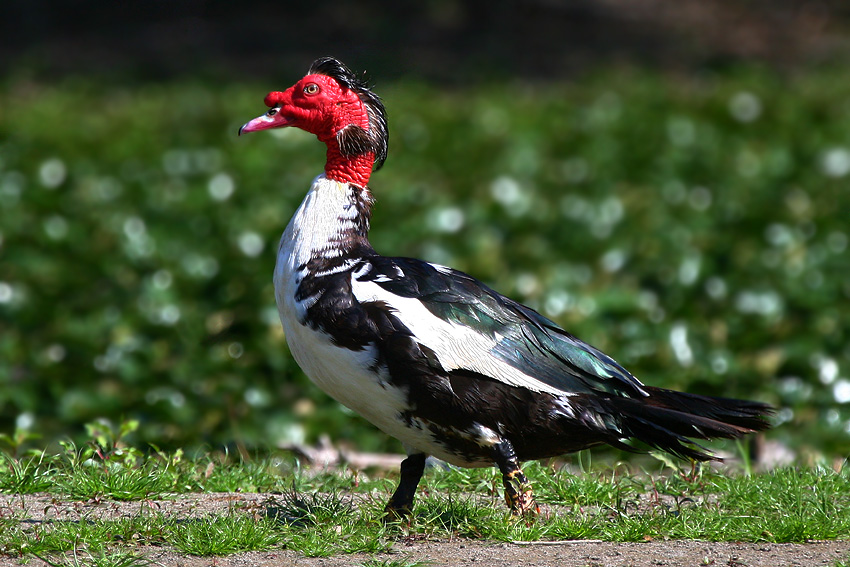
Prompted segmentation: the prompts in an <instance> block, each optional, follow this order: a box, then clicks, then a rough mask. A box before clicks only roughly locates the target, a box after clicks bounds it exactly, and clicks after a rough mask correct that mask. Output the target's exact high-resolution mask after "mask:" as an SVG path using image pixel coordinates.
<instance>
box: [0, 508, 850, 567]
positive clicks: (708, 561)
mask: <svg viewBox="0 0 850 567" xmlns="http://www.w3.org/2000/svg"><path fill="white" fill-rule="evenodd" d="M271 496H272V495H269V494H221V493H215V494H187V495H181V496H179V497H176V498H175V499H173V500H153V501H144V502H114V501H104V502H93V501H90V502H66V501H60V500H57V499H56V496H55V495H38V494H37V495H26V496H16V495H0V514H2V515H3V516H7V517H9V516H11V517H15V518H19V519H20V520H21V521H25V522H28V523H33V524H35V523H38V522H48V521H51V520H54V519H56V520H58V519H63V520H79V519H82V518H87V519H94V518H104V519H105V518H120V517H126V516H128V515H137V514H147V513H152V512H153V513H162V514H165V515H167V516H173V517H177V518H191V517H199V516H204V515H207V514H212V513H218V514H221V513H226V512H227V511H228V510H229V509H232V508H238V509H240V510H246V509H247V510H250V509H251V508H252V507H256V509H262V508H263V506H264V504H263V503H264V501H266V500H267V499H268V498H269V497H271ZM138 551H139V552H140V553H142V554H144V555H145V556H146V557H147V558H148V559H149V560H150V561H152V562H154V565H156V564H161V565H166V566H180V567H206V566H213V565H214V566H216V567H242V566H249V565H250V566H257V567H270V566H273V565H274V566H278V565H297V566H303V567H337V566H359V565H363V563H364V562H366V561H368V560H371V559H377V560H378V561H387V562H389V561H399V562H401V563H402V564H403V563H415V562H421V563H424V564H426V565H435V566H439V565H452V566H467V565H482V566H493V567H498V566H509V565H510V566H512V565H523V566H525V567H537V566H541V567H542V566H548V565H553V566H554V565H557V566H558V567H621V566H622V567H626V566H629V567H650V566H651V567H657V566H665V565H667V566H695V567H696V566H706V565H714V566H723V567H757V566H763V567H779V566H801V567H815V566H820V565H824V566H831V565H834V564H835V563H836V562H838V561H847V560H848V558H850V541H846V540H845V541H817V542H809V543H805V544H775V543H728V542H723V543H712V542H703V541H690V540H676V541H649V542H644V543H610V542H598V541H570V542H534V543H530V544H523V543H502V542H486V541H478V540H467V539H454V540H437V539H429V540H414V541H399V542H397V543H396V544H395V546H394V549H393V552H392V553H389V554H378V555H377V556H376V555H371V554H351V555H339V556H334V557H325V558H313V557H304V556H302V555H300V554H298V553H295V552H292V551H287V550H275V551H268V552H248V553H238V554H234V555H229V556H226V557H195V556H191V555H186V554H182V553H178V552H176V551H174V550H173V549H170V548H167V547H141V548H139V549H138ZM24 564H26V565H29V566H33V567H42V566H44V565H46V564H45V563H43V562H42V561H40V560H37V559H32V558H27V559H26V560H20V559H18V558H14V557H8V556H0V567H7V566H9V567H11V566H20V565H24Z"/></svg>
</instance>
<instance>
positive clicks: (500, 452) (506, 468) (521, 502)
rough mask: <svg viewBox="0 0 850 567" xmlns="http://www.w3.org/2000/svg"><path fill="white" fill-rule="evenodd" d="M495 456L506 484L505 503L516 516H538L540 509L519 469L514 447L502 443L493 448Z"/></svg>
mask: <svg viewBox="0 0 850 567" xmlns="http://www.w3.org/2000/svg"><path fill="white" fill-rule="evenodd" d="M493 456H494V460H495V461H496V464H497V465H498V466H499V470H500V471H502V482H503V483H504V484H505V502H507V504H508V507H509V508H510V509H511V513H512V514H514V515H516V516H527V515H532V516H536V515H537V514H539V513H540V507H539V506H538V505H537V504H536V503H535V502H534V495H533V494H532V492H531V483H530V482H528V478H527V477H526V476H525V474H524V473H523V472H522V470H521V469H520V468H519V463H518V462H517V458H516V453H515V452H514V447H513V445H511V443H510V442H509V441H502V442H501V443H497V444H496V445H494V446H493Z"/></svg>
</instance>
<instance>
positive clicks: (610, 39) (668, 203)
mask: <svg viewBox="0 0 850 567" xmlns="http://www.w3.org/2000/svg"><path fill="white" fill-rule="evenodd" d="M3 10H4V11H5V17H3V18H0V20H2V23H0V35H2V38H3V39H2V40H0V60H2V63H0V65H2V71H3V78H2V80H0V432H2V433H7V434H10V433H12V432H13V431H14V430H15V429H16V428H17V429H19V430H28V431H31V432H33V433H36V434H39V435H41V436H42V438H41V440H40V441H37V442H36V444H38V445H40V446H43V445H44V444H45V443H48V442H50V441H53V440H56V439H62V438H68V437H71V438H81V436H84V433H85V431H84V428H83V424H84V423H86V422H89V421H91V420H93V419H96V418H100V417H103V418H107V419H109V420H112V421H113V422H119V421H121V420H122V419H138V420H139V421H140V423H141V427H140V429H139V431H138V432H137V433H136V439H137V441H138V442H140V443H154V444H156V445H157V446H159V447H161V448H172V447H184V448H197V447H210V448H218V447H222V446H233V445H240V446H243V447H247V448H257V449H263V448H268V447H274V446H277V445H279V444H281V443H287V442H314V441H315V440H316V439H317V438H318V436H319V435H320V434H322V433H328V434H329V435H330V436H331V438H332V439H334V441H335V442H338V443H349V444H350V445H352V446H355V447H357V448H359V449H362V450H398V449H399V447H398V445H397V444H396V443H395V442H394V441H392V440H389V439H387V438H386V437H385V436H383V435H382V434H380V433H378V432H376V431H375V430H374V428H372V427H371V426H370V425H369V424H367V423H366V422H364V421H363V420H361V419H360V418H359V417H357V416H355V415H353V414H351V413H350V412H348V411H347V410H345V409H344V408H342V407H340V406H339V405H338V404H336V403H335V402H333V401H332V400H330V399H329V398H328V397H327V396H326V395H324V394H323V393H322V392H320V391H319V390H318V389H317V388H315V387H313V386H312V385H310V383H309V381H308V380H307V379H306V378H305V377H304V375H303V374H302V373H301V371H300V370H299V369H298V367H297V365H296V364H295V363H294V361H293V360H292V359H291V357H290V355H289V352H288V350H287V348H286V343H285V339H284V337H283V334H282V331H281V330H280V324H279V321H278V319H277V312H276V309H275V306H274V297H273V290H272V283H271V273H272V269H273V264H274V260H275V252H276V246H277V241H278V238H279V235H280V233H281V232H282V230H283V228H284V226H285V225H286V223H287V221H288V219H289V217H290V215H291V214H292V212H293V211H294V209H295V207H297V205H298V203H299V202H300V200H301V199H302V197H303V195H304V192H305V191H306V189H307V188H308V187H309V184H310V181H311V180H312V178H313V176H315V175H316V174H318V173H319V172H321V170H322V165H323V159H324V149H323V147H322V146H321V144H320V143H319V142H317V141H316V140H315V139H314V138H313V137H312V136H310V135H309V134H306V133H304V132H301V131H298V130H278V131H274V132H271V133H260V134H255V135H252V136H249V137H246V138H237V137H236V130H237V128H238V126H239V125H241V124H242V123H244V122H246V121H247V120H249V119H251V118H253V117H255V116H257V115H259V114H261V113H262V112H264V110H265V108H264V105H263V104H262V99H263V96H264V95H265V94H266V92H268V91H269V90H279V89H284V88H286V87H288V86H289V85H291V84H292V83H293V82H295V81H296V80H297V79H298V78H300V77H301V76H302V75H303V74H304V72H305V71H306V69H307V67H308V66H309V64H310V62H311V61H312V60H313V59H314V58H316V57H318V56H321V55H326V54H333V55H336V56H338V57H339V58H340V59H342V60H343V61H345V62H346V63H348V64H349V65H350V66H351V67H352V68H354V69H356V70H360V69H367V70H368V71H369V73H370V75H371V76H372V78H373V79H374V82H375V83H376V91H377V92H378V93H379V94H380V95H381V96H382V97H383V98H384V100H385V103H386V106H387V108H388V111H389V121H390V132H391V140H390V142H391V143H390V153H389V159H388V161H387V164H386V166H385V167H384V169H383V170H381V171H380V172H378V173H377V174H375V175H374V176H373V177H372V181H371V187H372V190H373V192H374V193H375V195H376V197H377V199H378V201H377V206H376V209H375V214H374V217H373V231H372V241H373V244H374V246H375V247H376V249H377V250H378V251H379V252H382V253H384V254H387V255H404V256H416V257H420V258H423V259H426V260H429V261H434V262H439V263H444V264H450V265H452V266H454V267H456V268H459V269H461V270H464V271H467V272H469V273H471V274H472V275H474V276H476V277H478V278H479V279H481V280H483V281H484V282H486V283H487V284H489V285H491V286H492V287H494V288H496V289H498V290H500V291H501V292H503V293H505V294H506V295H508V296H510V297H512V298H515V299H517V300H519V301H522V302H524V303H527V304H529V305H530V306H532V307H534V308H536V309H538V310H540V311H541V312H542V313H544V314H545V315H547V316H549V317H551V318H553V319H555V320H556V321H558V322H560V323H562V324H563V325H564V326H565V327H566V328H567V329H568V330H570V331H571V332H573V333H574V334H576V335H578V336H580V337H582V338H583V339H585V340H587V341H588V342H590V343H591V344H594V345H596V346H598V347H599V348H601V349H603V350H605V351H606V352H608V353H609V354H611V355H612V356H614V357H615V358H616V359H618V360H619V361H620V362H621V363H623V364H624V365H626V366H627V367H629V368H630V369H631V370H632V372H633V373H634V374H635V375H636V376H638V378H640V379H642V380H643V381H645V382H647V383H649V384H653V385H659V386H665V387H670V388H677V389H686V390H689V391H693V392H699V393H706V394H714V395H723V396H736V397H745V398H754V399H759V400H764V401H768V402H770V403H773V404H776V405H777V407H779V408H780V410H779V412H778V414H777V416H776V419H775V421H776V423H777V427H776V429H775V430H774V431H772V432H770V433H768V438H769V439H771V440H775V441H779V442H781V443H782V444H784V445H786V446H788V447H790V448H791V449H792V450H794V451H795V452H797V454H799V455H803V456H816V457H817V456H824V457H827V458H834V457H846V456H847V454H848V453H850V343H848V338H850V261H849V260H848V254H850V251H848V230H850V227H848V224H850V220H848V219H850V212H848V211H850V76H848V73H847V72H846V69H847V63H848V62H850V58H848V57H847V55H848V50H847V46H848V40H847V38H848V37H850V36H848V33H847V31H848V29H850V10H848V8H847V7H846V6H845V4H844V3H841V2H790V1H788V2H784V1H780V2H761V1H753V2H744V3H741V2H731V1H710V2H705V3H699V4H698V5H697V3H680V2H677V1H676V0H669V1H661V0H659V1H655V2H638V3H629V2H618V1H615V0H609V1H603V0H582V1H577V2H575V3H571V4H570V5H569V6H565V5H560V4H558V3H549V2H530V3H514V2H495V3H492V2H491V3H483V2H481V3H479V2H469V3H466V2H460V1H449V0H445V1H434V2H423V3H419V4H416V5H415V6H414V5H413V4H411V5H410V6H396V7H386V6H383V5H382V3H378V2H365V3H333V2H316V3H313V5H311V6H304V5H299V6H294V5H293V6H288V5H287V3H280V2H278V3H266V2H241V3H239V5H238V7H236V6H235V5H232V4H230V3H224V2H202V1H195V2H177V3H168V4H166V3H149V2H126V3H124V2H122V3H107V2H88V3H81V2H71V1H68V2H65V1H60V0H56V1H52V2H51V1H42V2H25V1H23V0H20V1H19V0H14V1H12V2H11V3H6V5H5V6H4V8H3Z"/></svg>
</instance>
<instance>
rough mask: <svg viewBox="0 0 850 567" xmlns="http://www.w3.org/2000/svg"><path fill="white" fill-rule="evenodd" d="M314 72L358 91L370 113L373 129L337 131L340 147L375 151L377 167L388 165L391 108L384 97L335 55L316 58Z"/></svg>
mask: <svg viewBox="0 0 850 567" xmlns="http://www.w3.org/2000/svg"><path fill="white" fill-rule="evenodd" d="M308 74H310V75H314V74H315V75H326V76H328V77H330V78H332V79H334V80H335V81H336V82H337V83H339V86H341V87H342V88H344V89H348V90H350V91H353V92H355V93H356V94H357V96H358V97H359V98H360V100H361V101H362V102H363V104H364V105H365V106H366V111H367V112H368V113H369V131H368V132H367V131H366V130H363V129H362V128H360V127H358V126H350V127H348V128H344V129H343V130H340V132H339V133H338V134H337V137H338V139H339V147H340V150H341V151H342V152H343V154H344V155H357V154H362V153H366V152H372V153H374V154H375V170H376V171H377V170H378V169H380V168H381V166H382V165H384V161H386V159H387V148H388V147H389V138H390V135H389V129H388V128H387V111H386V109H385V108H384V103H383V102H382V101H381V98H380V97H379V96H378V95H376V94H375V93H373V92H372V90H371V88H370V87H369V83H368V82H367V81H366V80H365V79H364V78H360V77H358V76H357V75H355V74H354V73H352V72H351V70H350V69H349V68H348V67H346V66H345V64H344V63H343V62H342V61H340V60H339V59H336V58H334V57H321V58H319V59H316V60H315V61H313V64H312V65H310V70H309V71H308Z"/></svg>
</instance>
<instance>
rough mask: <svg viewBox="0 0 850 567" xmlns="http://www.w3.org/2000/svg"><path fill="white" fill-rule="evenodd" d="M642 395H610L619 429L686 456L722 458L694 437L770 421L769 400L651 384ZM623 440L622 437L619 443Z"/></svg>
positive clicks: (730, 435) (740, 431) (734, 432)
mask: <svg viewBox="0 0 850 567" xmlns="http://www.w3.org/2000/svg"><path fill="white" fill-rule="evenodd" d="M646 390H647V392H648V393H649V396H648V397H646V398H642V399H635V398H609V402H610V403H611V404H612V406H613V409H614V410H616V411H617V412H618V414H619V420H618V421H619V425H620V428H621V431H620V433H621V434H622V436H623V437H625V438H631V439H637V440H639V441H641V442H643V443H646V444H647V445H649V446H651V447H654V448H657V449H662V450H664V451H667V452H669V453H672V454H674V455H677V456H679V457H683V458H689V459H695V460H699V461H706V460H717V457H716V456H714V455H713V454H711V453H710V452H709V451H708V450H707V449H705V448H704V447H701V446H700V445H699V444H697V443H695V442H694V439H716V438H723V439H735V438H738V437H742V436H744V435H747V434H748V433H754V432H756V431H763V430H765V429H768V428H769V427H770V423H768V421H767V419H766V418H767V417H768V416H769V415H771V414H772V413H773V408H772V407H771V406H770V405H768V404H763V403H760V402H752V401H747V400H736V399H731V398H718V397H711V396H701V395H698V394H688V393H685V392H676V391H674V390H665V389H662V388H654V387H647V388H646ZM616 445H618V446H619V445H620V443H616Z"/></svg>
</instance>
